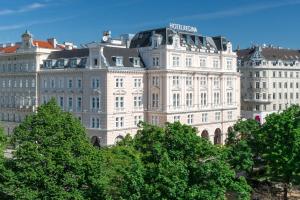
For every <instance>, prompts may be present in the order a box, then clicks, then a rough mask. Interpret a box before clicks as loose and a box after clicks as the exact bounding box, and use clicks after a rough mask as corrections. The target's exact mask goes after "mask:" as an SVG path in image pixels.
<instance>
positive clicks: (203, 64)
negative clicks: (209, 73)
mask: <svg viewBox="0 0 300 200" xmlns="http://www.w3.org/2000/svg"><path fill="white" fill-rule="evenodd" d="M200 67H206V59H205V58H200Z"/></svg>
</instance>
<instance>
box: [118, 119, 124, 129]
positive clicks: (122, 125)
mask: <svg viewBox="0 0 300 200" xmlns="http://www.w3.org/2000/svg"><path fill="white" fill-rule="evenodd" d="M122 127H124V117H116V128H122Z"/></svg>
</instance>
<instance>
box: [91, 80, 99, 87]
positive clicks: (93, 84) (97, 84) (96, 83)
mask: <svg viewBox="0 0 300 200" xmlns="http://www.w3.org/2000/svg"><path fill="white" fill-rule="evenodd" d="M99 87H100V80H99V79H97V78H93V79H92V88H93V89H97V88H99Z"/></svg>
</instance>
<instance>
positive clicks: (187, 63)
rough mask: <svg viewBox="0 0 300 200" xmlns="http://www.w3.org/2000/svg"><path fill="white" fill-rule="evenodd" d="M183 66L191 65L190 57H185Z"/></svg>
mask: <svg viewBox="0 0 300 200" xmlns="http://www.w3.org/2000/svg"><path fill="white" fill-rule="evenodd" d="M185 66H187V67H192V58H189V57H188V58H186V59H185Z"/></svg>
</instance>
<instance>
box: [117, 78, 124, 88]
mask: <svg viewBox="0 0 300 200" xmlns="http://www.w3.org/2000/svg"><path fill="white" fill-rule="evenodd" d="M122 87H123V78H116V88H122Z"/></svg>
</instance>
